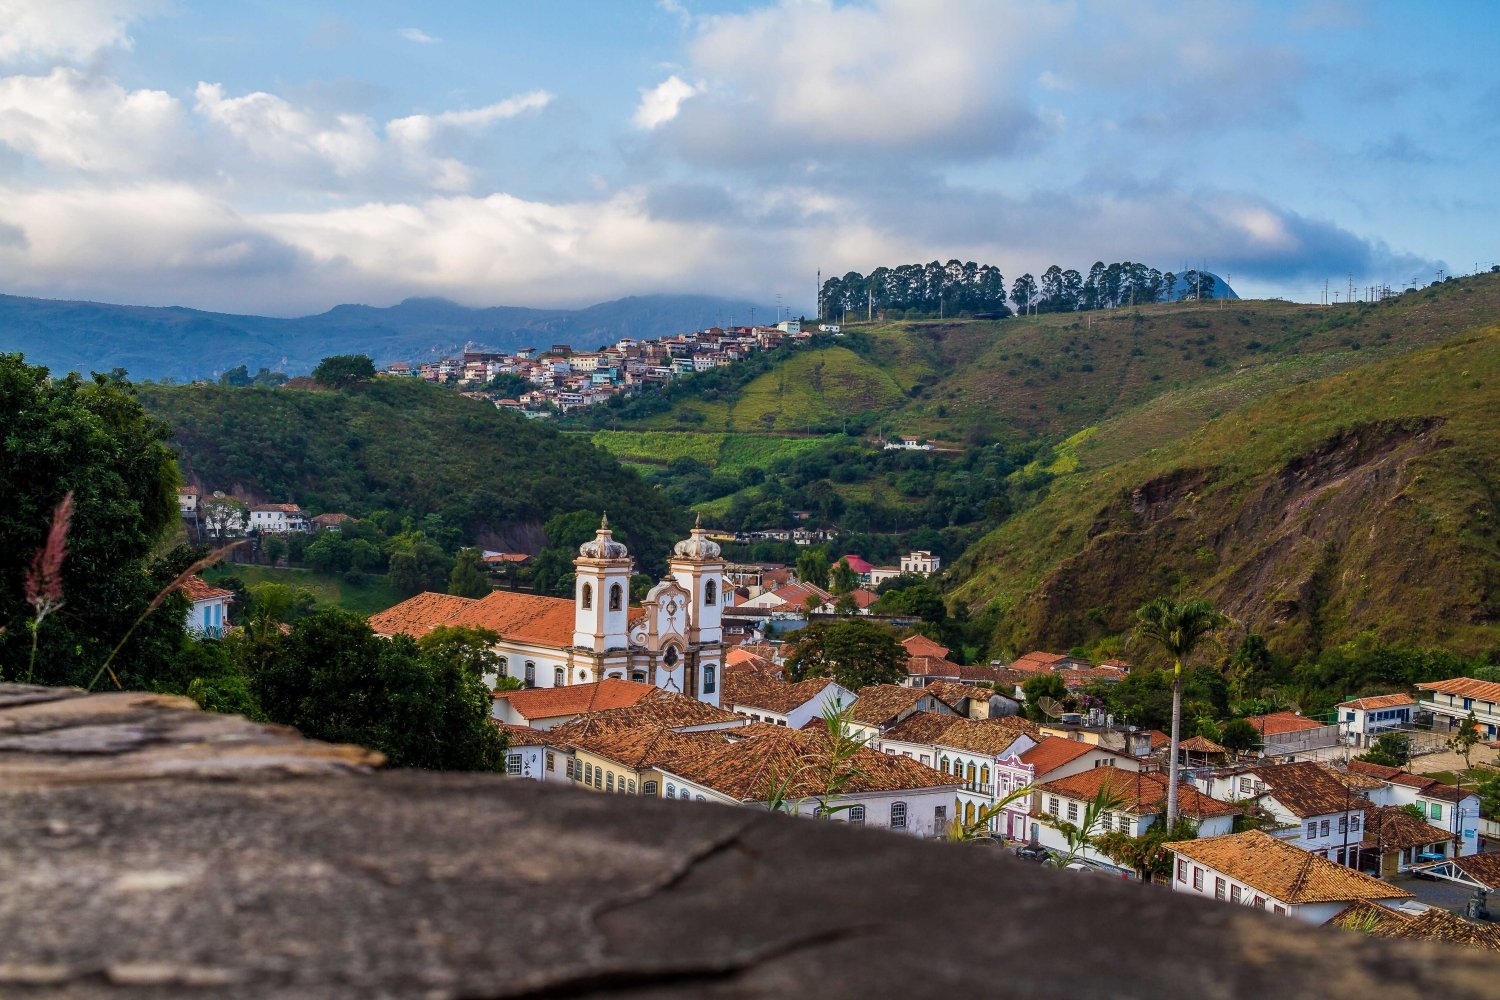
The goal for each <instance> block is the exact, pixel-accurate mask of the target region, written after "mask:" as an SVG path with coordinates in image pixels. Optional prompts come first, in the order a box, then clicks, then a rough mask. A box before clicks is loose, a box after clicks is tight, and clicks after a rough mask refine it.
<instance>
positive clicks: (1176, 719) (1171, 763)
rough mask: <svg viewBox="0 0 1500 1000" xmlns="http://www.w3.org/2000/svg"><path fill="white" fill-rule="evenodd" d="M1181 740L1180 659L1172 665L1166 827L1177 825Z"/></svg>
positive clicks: (1170, 828)
mask: <svg viewBox="0 0 1500 1000" xmlns="http://www.w3.org/2000/svg"><path fill="white" fill-rule="evenodd" d="M1180 742H1182V661H1181V660H1177V661H1176V663H1175V664H1174V665H1173V667H1172V740H1171V743H1170V744H1169V747H1170V753H1171V757H1170V758H1168V762H1167V829H1168V830H1172V829H1174V828H1175V827H1176V826H1177V769H1178V764H1177V744H1179V743H1180Z"/></svg>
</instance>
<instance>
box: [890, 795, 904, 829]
mask: <svg viewBox="0 0 1500 1000" xmlns="http://www.w3.org/2000/svg"><path fill="white" fill-rule="evenodd" d="M891 829H892V830H905V829H906V803H905V802H892V803H891Z"/></svg>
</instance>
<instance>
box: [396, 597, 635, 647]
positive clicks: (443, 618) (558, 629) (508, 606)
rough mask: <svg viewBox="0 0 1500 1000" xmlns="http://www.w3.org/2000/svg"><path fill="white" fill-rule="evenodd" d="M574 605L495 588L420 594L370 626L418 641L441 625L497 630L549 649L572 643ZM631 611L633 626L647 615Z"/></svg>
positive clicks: (559, 599)
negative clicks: (479, 593) (471, 593)
mask: <svg viewBox="0 0 1500 1000" xmlns="http://www.w3.org/2000/svg"><path fill="white" fill-rule="evenodd" d="M575 611H576V609H575V607H574V604H573V601H572V600H570V599H568V598H566V597H540V596H538V595H535V594H518V593H514V592H512V591H508V590H496V591H493V592H491V593H489V594H487V595H486V596H484V597H481V598H478V599H475V598H469V597H454V596H452V595H451V594H435V593H431V592H428V593H422V594H418V595H417V596H415V597H409V598H407V599H406V600H404V601H402V602H401V603H400V604H397V605H395V606H394V607H390V608H387V609H386V610H384V611H381V612H380V613H378V614H374V615H371V616H370V627H371V628H373V629H374V630H375V631H376V632H377V633H379V634H380V635H396V634H402V635H409V636H411V637H412V638H414V639H420V638H421V637H422V636H424V635H426V634H427V633H428V632H431V631H432V630H433V629H435V628H438V627H439V626H467V627H469V628H486V629H490V630H491V631H494V632H498V633H499V634H500V635H501V637H503V638H505V639H509V640H511V641H513V642H520V643H525V644H527V645H532V646H540V647H543V648H548V649H566V648H568V647H569V646H571V645H573V624H574V616H575ZM645 614H646V612H645V611H644V610H642V609H640V608H631V609H630V611H629V620H630V621H631V622H632V623H633V622H636V621H639V620H641V619H643V618H644V617H645Z"/></svg>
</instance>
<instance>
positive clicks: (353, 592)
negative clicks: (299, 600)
mask: <svg viewBox="0 0 1500 1000" xmlns="http://www.w3.org/2000/svg"><path fill="white" fill-rule="evenodd" d="M226 576H237V577H239V578H240V579H241V580H243V581H244V583H245V586H247V587H256V586H259V585H260V584H263V583H284V584H289V585H291V586H293V587H302V588H303V589H305V590H308V591H311V592H312V594H313V596H314V597H316V598H317V599H318V603H319V604H332V605H336V606H337V607H341V608H344V609H346V610H349V611H354V612H357V613H359V614H362V615H373V614H375V613H376V612H377V611H384V610H385V609H386V608H389V607H391V606H392V605H395V604H398V603H400V601H401V595H400V594H398V593H396V591H395V590H393V589H391V587H390V585H389V584H387V583H386V580H385V577H383V576H369V577H367V578H366V580H365V582H364V583H363V584H360V585H359V586H355V585H353V584H351V583H349V582H348V581H346V580H344V579H343V578H342V577H338V576H329V575H325V574H322V573H314V572H313V571H312V570H307V569H290V568H283V567H275V568H273V567H270V566H253V565H249V564H246V563H228V564H224V565H219V566H214V567H212V568H210V569H208V570H207V571H205V572H204V574H203V578H204V579H205V580H207V581H208V582H209V583H215V582H217V581H219V580H222V579H223V578H224V577H226Z"/></svg>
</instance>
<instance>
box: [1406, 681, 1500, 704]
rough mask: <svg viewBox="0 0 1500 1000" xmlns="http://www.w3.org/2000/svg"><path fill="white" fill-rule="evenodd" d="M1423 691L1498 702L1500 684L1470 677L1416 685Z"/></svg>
mask: <svg viewBox="0 0 1500 1000" xmlns="http://www.w3.org/2000/svg"><path fill="white" fill-rule="evenodd" d="M1417 687H1419V688H1421V689H1422V690H1423V691H1436V692H1437V693H1438V694H1451V695H1457V696H1459V697H1461V698H1478V699H1479V700H1481V701H1500V684H1497V683H1495V682H1494V681H1478V680H1475V679H1474V678H1472V677H1454V678H1451V679H1449V680H1446V681H1428V682H1427V683H1425V684H1418V685H1417Z"/></svg>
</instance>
